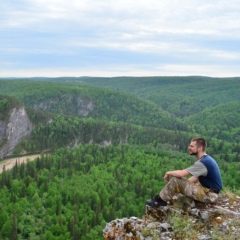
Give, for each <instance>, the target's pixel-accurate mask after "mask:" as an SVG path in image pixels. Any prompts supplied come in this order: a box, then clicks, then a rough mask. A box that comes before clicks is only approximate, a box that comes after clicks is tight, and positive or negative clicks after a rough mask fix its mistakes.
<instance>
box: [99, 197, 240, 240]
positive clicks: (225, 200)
mask: <svg viewBox="0 0 240 240" xmlns="http://www.w3.org/2000/svg"><path fill="white" fill-rule="evenodd" d="M103 237H104V239H105V240H124V239H126V240H160V239H161V240H171V239H184V240H187V239H189V240H210V239H228V240H235V239H240V197H239V196H236V195H232V194H221V195H220V197H219V199H218V201H217V202H216V203H215V204H203V203H199V202H195V201H190V200H189V199H187V198H185V197H184V196H180V197H178V198H177V199H176V200H175V201H174V202H173V204H171V205H168V206H166V207H161V208H159V209H153V208H151V207H148V206H146V212H145V215H144V216H143V218H142V219H140V218H136V217H131V218H123V219H116V220H113V221H111V222H110V223H107V225H106V227H105V229H104V230H103Z"/></svg>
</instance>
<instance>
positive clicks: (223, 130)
mask: <svg viewBox="0 0 240 240" xmlns="http://www.w3.org/2000/svg"><path fill="white" fill-rule="evenodd" d="M239 119H240V102H229V103H226V104H221V105H218V106H216V107H209V108H206V109H205V110H204V111H202V112H200V113H198V114H195V115H192V116H190V117H187V118H185V119H184V121H185V122H186V123H187V124H188V126H191V127H192V131H193V132H194V131H198V132H202V133H203V134H206V133H208V134H209V135H211V136H212V137H215V138H218V139H222V140H224V141H231V140H233V139H234V140H235V141H236V142H239V141H240V127H239Z"/></svg>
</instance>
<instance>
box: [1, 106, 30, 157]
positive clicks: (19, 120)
mask: <svg viewBox="0 0 240 240" xmlns="http://www.w3.org/2000/svg"><path fill="white" fill-rule="evenodd" d="M32 129H33V126H32V123H31V121H30V120H29V118H28V116H27V113H26V110H25V108H24V107H15V108H13V109H12V110H11V112H10V116H9V118H8V119H6V120H0V157H3V156H6V155H11V154H12V153H13V150H14V147H15V146H16V145H17V144H18V143H19V142H20V141H21V140H22V139H23V138H24V137H26V136H28V135H29V134H30V133H31V132H32Z"/></svg>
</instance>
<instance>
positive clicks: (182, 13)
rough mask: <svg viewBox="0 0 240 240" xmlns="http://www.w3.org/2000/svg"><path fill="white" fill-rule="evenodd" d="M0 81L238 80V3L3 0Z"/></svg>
mask: <svg viewBox="0 0 240 240" xmlns="http://www.w3.org/2000/svg"><path fill="white" fill-rule="evenodd" d="M0 32H1V35H0V77H22V76H25V77H32V76H46V77H57V76H109V77H112V76H189V75H202V76H212V77H232V76H240V0H121V1H120V0H68V1H67V0H5V1H3V0H2V1H1V5H0Z"/></svg>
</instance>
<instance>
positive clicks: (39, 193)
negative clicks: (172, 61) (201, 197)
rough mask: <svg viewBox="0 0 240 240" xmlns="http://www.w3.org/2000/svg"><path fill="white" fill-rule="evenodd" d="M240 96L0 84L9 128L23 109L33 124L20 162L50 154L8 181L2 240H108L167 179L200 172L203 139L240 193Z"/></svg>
mask: <svg viewBox="0 0 240 240" xmlns="http://www.w3.org/2000/svg"><path fill="white" fill-rule="evenodd" d="M239 87H240V78H232V79H230V78H229V79H227V78H223V79H217V78H207V77H152V78H146V77H145V78H127V77H126V78H125V77H121V78H120V77H119V78H88V77H82V78H56V79H51V78H33V79H0V95H2V96H1V98H0V124H1V123H2V121H3V120H4V121H6V120H7V119H8V116H9V113H10V112H11V110H12V109H14V108H15V107H17V106H19V105H21V106H25V107H26V111H27V114H28V117H29V119H30V120H31V122H32V124H33V130H32V132H31V134H30V135H29V136H28V137H25V138H24V139H23V140H22V141H21V142H20V143H19V144H18V145H17V146H16V147H15V149H14V154H22V153H28V152H36V151H41V152H42V155H41V157H40V158H38V159H37V160H35V161H33V162H28V163H27V164H25V165H19V164H18V163H17V161H16V165H15V167H14V168H13V169H12V170H11V171H6V170H4V171H3V173H2V174H1V175H0V185H1V188H0V206H1V207H0V239H50V240H55V239H63V240H66V239H76V240H77V239H81V240H92V239H94V240H95V239H102V229H103V227H104V226H105V224H106V222H108V221H111V220H113V219H115V218H123V217H130V216H137V217H141V216H142V215H143V214H144V206H145V200H146V199H148V198H150V197H153V196H154V195H155V194H156V192H158V191H159V189H160V188H161V187H162V186H163V185H164V182H163V175H164V173H165V171H167V170H174V169H182V168H185V167H186V166H188V165H189V164H191V163H193V162H194V160H195V159H194V158H193V157H190V156H189V155H188V154H187V146H188V143H189V140H190V139H191V138H192V137H196V136H200V135H201V136H203V137H205V138H206V139H207V142H208V150H207V152H208V153H209V154H211V155H213V157H214V158H216V160H217V161H218V163H219V165H220V169H221V172H222V176H223V183H224V188H225V189H229V190H231V191H232V192H234V193H237V192H239V191H240V187H239V182H240V174H239V173H240V156H239V151H240V141H239V140H240V128H239V125H238V122H239V121H240V115H239V114H240V112H239V103H240V95H239V94H238V89H240V88H239ZM0 133H1V131H0ZM5 140H6V139H5ZM5 140H4V141H5ZM0 147H1V145H0ZM46 150H48V151H51V153H49V154H47V155H46V154H44V152H45V151H46Z"/></svg>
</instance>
